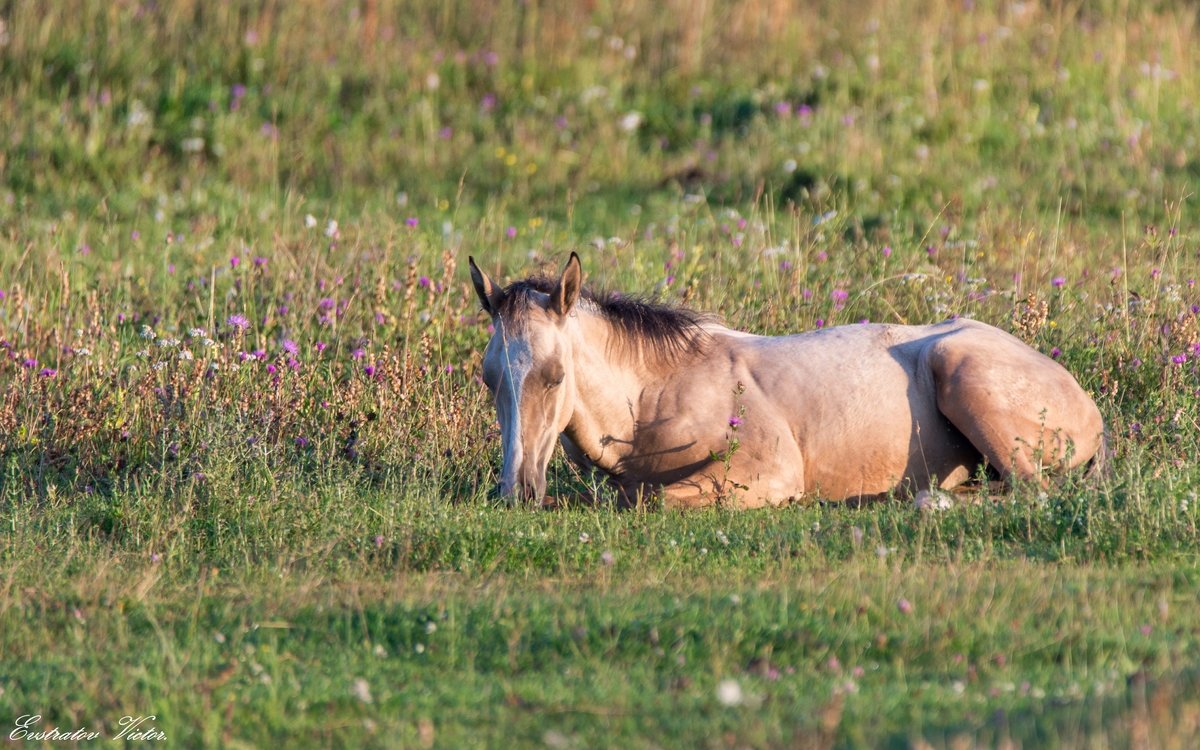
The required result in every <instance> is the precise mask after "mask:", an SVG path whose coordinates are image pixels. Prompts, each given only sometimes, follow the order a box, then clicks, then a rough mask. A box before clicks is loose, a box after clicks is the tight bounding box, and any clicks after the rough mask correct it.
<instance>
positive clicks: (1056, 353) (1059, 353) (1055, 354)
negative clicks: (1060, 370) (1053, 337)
mask: <svg viewBox="0 0 1200 750" xmlns="http://www.w3.org/2000/svg"><path fill="white" fill-rule="evenodd" d="M1050 356H1051V357H1053V358H1054V359H1058V358H1059V357H1061V356H1062V349H1059V348H1058V347H1057V346H1056V347H1054V348H1053V349H1051V350H1050Z"/></svg>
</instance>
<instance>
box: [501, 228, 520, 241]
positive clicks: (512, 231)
mask: <svg viewBox="0 0 1200 750" xmlns="http://www.w3.org/2000/svg"><path fill="white" fill-rule="evenodd" d="M504 234H505V236H507V237H508V238H509V239H510V240H511V239H513V238H514V237H516V236H517V228H516V227H509V228H508V229H505V230H504Z"/></svg>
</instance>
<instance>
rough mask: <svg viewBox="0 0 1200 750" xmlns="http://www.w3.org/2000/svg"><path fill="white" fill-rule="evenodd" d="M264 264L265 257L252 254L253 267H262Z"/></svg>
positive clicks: (265, 263) (265, 262)
mask: <svg viewBox="0 0 1200 750" xmlns="http://www.w3.org/2000/svg"><path fill="white" fill-rule="evenodd" d="M265 265H267V259H266V258H264V257H262V256H261V255H256V256H254V267H255V268H262V267H264V266H265Z"/></svg>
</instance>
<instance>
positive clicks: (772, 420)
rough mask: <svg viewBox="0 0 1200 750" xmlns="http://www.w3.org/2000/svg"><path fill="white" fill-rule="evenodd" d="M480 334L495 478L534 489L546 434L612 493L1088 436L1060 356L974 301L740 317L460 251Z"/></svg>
mask: <svg viewBox="0 0 1200 750" xmlns="http://www.w3.org/2000/svg"><path fill="white" fill-rule="evenodd" d="M470 266H471V278H472V281H473V282H474V284H475V291H476V292H477V293H478V295H479V299H480V301H481V302H482V303H483V308H484V309H485V310H486V311H487V312H488V313H489V314H490V315H491V316H492V321H493V324H494V326H495V334H494V335H493V336H492V339H491V341H490V342H488V346H487V351H486V353H485V354H484V358H483V377H484V382H485V383H486V384H487V386H488V389H489V390H490V391H491V392H492V395H493V396H494V398H495V402H496V411H497V413H498V416H499V418H500V428H501V436H502V444H503V451H504V464H503V468H502V470H501V473H500V492H501V494H502V495H503V496H506V497H511V496H513V495H516V494H517V493H520V495H521V496H524V497H526V498H530V499H538V500H540V499H541V498H542V497H543V496H544V495H545V492H546V466H547V464H548V463H549V461H550V457H551V454H552V453H553V452H554V444H555V442H556V438H557V439H558V441H559V442H561V443H562V445H563V448H564V449H565V450H566V453H567V456H568V457H569V458H570V459H571V460H572V461H574V462H575V463H576V464H578V465H580V466H582V467H584V468H596V469H600V470H602V471H603V472H604V473H606V474H607V475H608V476H609V477H610V478H611V479H612V481H613V483H614V484H615V485H616V487H617V489H618V490H619V491H620V493H621V495H622V498H623V499H624V500H625V501H627V502H632V501H634V500H636V499H638V498H641V497H643V496H653V495H660V496H661V498H662V499H663V501H664V503H665V504H666V505H668V506H688V507H690V506H700V505H707V504H711V503H714V502H719V503H727V504H730V505H734V506H736V507H743V508H753V507H759V506H763V505H779V504H782V503H785V502H788V501H790V500H793V499H796V498H800V497H801V496H817V497H821V498H825V499H829V500H839V499H860V500H867V499H874V498H877V497H881V496H883V495H885V494H886V493H889V492H893V491H898V492H903V493H909V494H916V493H918V492H920V491H922V490H928V489H930V488H934V489H937V488H941V489H949V488H951V487H954V486H956V485H959V484H961V483H963V482H964V481H966V480H967V479H969V478H970V477H971V476H972V475H973V474H974V473H975V472H976V470H977V469H978V467H979V466H980V465H981V464H982V463H984V462H985V461H986V462H987V464H989V465H990V466H991V467H993V468H994V469H995V470H997V471H999V473H1000V474H1001V476H1003V477H1005V478H1012V477H1013V476H1014V475H1015V476H1017V477H1021V478H1026V479H1032V480H1035V481H1043V472H1044V470H1059V471H1061V470H1065V469H1071V468H1074V467H1077V466H1080V465H1081V464H1083V463H1085V462H1087V461H1088V460H1090V459H1091V458H1092V457H1093V456H1095V455H1096V454H1097V452H1098V451H1100V449H1101V445H1102V440H1103V433H1104V423H1103V420H1102V418H1101V416H1100V412H1099V410H1098V409H1097V408H1096V404H1095V403H1094V402H1093V401H1092V399H1091V398H1089V397H1088V395H1087V393H1085V392H1084V391H1083V389H1082V388H1080V386H1079V384H1078V383H1076V382H1075V379H1074V378H1073V377H1071V374H1070V373H1068V372H1067V371H1066V370H1065V369H1063V368H1062V367H1061V366H1060V365H1059V364H1058V363H1056V362H1054V361H1053V360H1051V359H1050V358H1049V357H1046V356H1044V355H1042V354H1040V353H1038V352H1036V351H1034V350H1033V349H1031V348H1029V347H1028V346H1026V345H1025V344H1024V343H1022V342H1021V341H1020V340H1018V339H1016V338H1014V337H1013V336H1010V335H1009V334H1007V333H1004V332H1003V331H1000V330H999V329H996V328H993V327H991V326H988V325H984V324H983V323H979V322H976V321H973V320H964V319H957V320H949V321H946V322H943V323H937V324H934V325H922V326H905V325H867V324H862V325H848V326H840V327H835V328H828V329H825V330H820V331H816V332H812V333H803V334H797V335H792V336H778V337H776V336H756V335H752V334H748V333H742V332H739V331H734V330H731V329H729V328H725V327H724V326H721V325H718V324H717V323H716V322H714V321H713V320H712V319H711V318H709V317H708V316H705V315H702V314H700V313H697V312H694V311H691V310H687V309H682V308H676V307H670V306H666V305H659V304H652V303H649V302H645V301H641V300H636V299H631V298H628V297H624V296H619V295H612V294H609V295H602V294H598V293H594V292H591V291H589V290H586V289H584V287H583V271H582V269H581V267H580V264H579V257H578V256H577V255H575V254H574V253H572V254H571V259H570V260H569V261H568V262H567V265H566V268H565V270H564V271H563V273H562V276H561V277H560V278H558V279H548V278H540V277H539V278H530V279H525V280H524V281H518V282H515V283H513V284H511V285H509V286H508V287H507V288H504V289H501V288H500V287H498V286H497V285H496V284H494V283H493V282H492V280H491V279H490V278H489V277H488V276H487V274H485V273H484V272H483V271H481V270H479V267H478V266H476V265H475V261H474V259H471V261H470Z"/></svg>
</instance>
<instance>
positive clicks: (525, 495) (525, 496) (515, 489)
mask: <svg viewBox="0 0 1200 750" xmlns="http://www.w3.org/2000/svg"><path fill="white" fill-rule="evenodd" d="M488 496H489V497H490V498H498V499H502V500H505V501H507V502H509V503H516V502H531V501H540V500H541V499H542V498H543V497H545V496H546V480H545V479H541V480H535V481H533V482H514V483H513V484H511V485H509V486H507V487H506V486H505V485H504V483H503V482H501V483H500V484H498V485H496V486H495V487H494V488H493V489H492V491H491V492H489V493H488Z"/></svg>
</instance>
